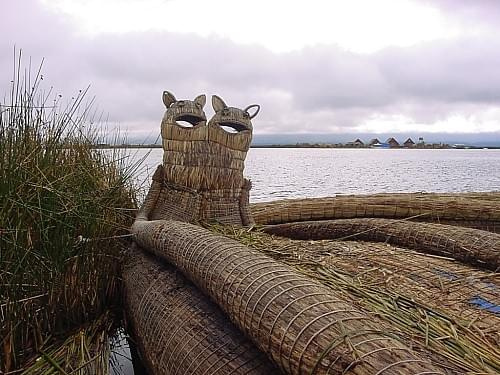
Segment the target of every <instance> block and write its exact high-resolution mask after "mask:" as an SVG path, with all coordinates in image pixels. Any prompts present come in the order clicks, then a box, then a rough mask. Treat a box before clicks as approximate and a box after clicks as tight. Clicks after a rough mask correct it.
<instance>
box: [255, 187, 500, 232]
mask: <svg viewBox="0 0 500 375" xmlns="http://www.w3.org/2000/svg"><path fill="white" fill-rule="evenodd" d="M481 197H483V199H481ZM497 198H498V199H497ZM251 210H252V214H253V217H254V220H255V222H256V223H257V224H262V225H266V224H281V223H290V222H294V221H307V220H328V219H350V218H362V217H378V218H388V219H402V218H413V219H414V220H418V221H431V222H443V223H450V224H456V225H462V226H472V227H476V228H479V229H485V230H490V231H493V232H500V193H484V194H481V193H469V194H455V195H453V194H442V195H440V194H423V193H410V194H375V195H365V196H364V195H357V196H356V195H345V196H336V197H331V198H310V199H292V200H280V201H274V202H265V203H255V204H252V205H251Z"/></svg>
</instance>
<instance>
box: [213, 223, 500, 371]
mask: <svg viewBox="0 0 500 375" xmlns="http://www.w3.org/2000/svg"><path fill="white" fill-rule="evenodd" d="M210 228H211V229H212V230H215V231H217V232H219V233H224V234H225V235H226V236H229V237H231V238H235V239H237V240H239V241H241V242H242V243H244V244H247V245H248V246H250V247H252V248H254V249H256V250H259V251H261V252H263V253H265V254H267V255H269V256H271V257H273V258H275V259H277V260H279V261H281V262H284V263H286V264H288V265H290V266H292V267H294V269H296V270H297V271H299V272H301V273H304V274H306V275H307V276H309V277H311V278H313V279H316V280H318V281H320V282H321V283H323V284H324V285H326V286H329V287H331V288H333V289H334V290H335V291H336V293H342V295H343V296H344V298H346V299H347V300H350V301H352V303H356V304H359V305H361V306H362V307H363V308H365V309H368V311H372V312H373V313H376V314H379V315H380V316H382V317H383V318H384V319H385V320H387V321H389V322H390V323H391V324H392V325H393V327H394V328H395V329H398V330H400V331H401V332H404V333H406V334H407V335H408V336H409V337H411V338H412V340H415V341H416V345H417V346H418V345H422V346H425V347H426V348H428V349H430V350H431V351H433V352H435V353H438V354H439V355H441V356H444V357H446V358H448V359H449V360H450V361H451V362H453V363H454V364H455V365H456V366H459V367H460V368H461V369H462V371H463V372H468V373H469V372H470V373H487V374H496V373H498V372H500V349H499V348H500V329H499V327H500V314H499V311H498V309H499V306H500V279H499V275H498V274H492V273H488V272H484V271H478V270H475V269H473V268H471V267H468V266H466V265H462V264H460V263H457V262H454V261H453V260H450V259H446V258H442V257H436V256H429V255H426V254H419V253H416V252H414V251H411V250H406V249H401V248H395V247H392V246H390V245H386V244H377V243H367V242H353V241H330V240H321V241H297V240H290V239H286V238H280V237H274V236H271V235H268V234H266V233H262V232H258V231H248V230H244V229H237V228H229V227H222V226H211V227H210ZM412 345H415V344H412Z"/></svg>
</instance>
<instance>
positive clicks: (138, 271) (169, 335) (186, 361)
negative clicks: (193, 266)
mask: <svg viewBox="0 0 500 375" xmlns="http://www.w3.org/2000/svg"><path fill="white" fill-rule="evenodd" d="M123 278H124V287H125V298H126V302H127V303H126V306H127V311H128V318H129V319H130V323H131V325H132V328H133V330H134V331H135V332H136V333H137V334H136V335H135V337H136V338H137V343H138V344H139V346H140V348H141V353H142V354H143V360H144V362H145V364H146V365H147V367H148V369H149V370H150V371H151V373H152V374H253V375H257V374H277V373H279V371H278V370H277V369H276V368H275V367H274V366H273V365H272V364H271V362H270V361H269V360H268V359H267V357H266V356H265V355H264V354H263V353H262V352H260V351H259V350H258V349H257V348H256V347H255V346H254V345H253V344H252V343H251V342H250V341H248V340H247V339H246V338H245V337H244V336H242V335H241V333H240V332H239V331H238V329H237V328H236V327H234V326H233V325H232V324H231V322H229V320H228V319H227V318H226V317H225V316H224V314H223V313H222V311H220V309H219V308H218V307H217V306H216V305H215V304H213V303H212V302H210V301H209V300H208V299H207V298H206V297H205V296H203V295H202V294H201V293H200V292H199V291H198V290H197V289H196V287H195V286H194V285H193V284H191V283H190V282H189V281H187V280H186V279H185V278H184V277H183V276H182V275H181V274H180V273H179V272H178V271H177V270H175V268H173V267H172V266H170V265H167V264H162V262H161V260H159V259H154V258H153V257H152V256H150V255H146V254H145V253H143V252H142V250H141V249H138V248H135V249H133V250H131V251H129V254H128V256H127V262H126V265H125V267H124V272H123Z"/></svg>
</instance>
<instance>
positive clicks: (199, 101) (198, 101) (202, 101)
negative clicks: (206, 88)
mask: <svg viewBox="0 0 500 375" xmlns="http://www.w3.org/2000/svg"><path fill="white" fill-rule="evenodd" d="M194 102H195V103H196V104H199V105H200V106H201V108H203V107H204V106H205V104H206V103H207V97H206V95H205V94H201V95H198V96H197V97H196V98H194Z"/></svg>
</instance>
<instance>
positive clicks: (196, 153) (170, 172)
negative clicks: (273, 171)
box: [152, 91, 252, 225]
mask: <svg viewBox="0 0 500 375" xmlns="http://www.w3.org/2000/svg"><path fill="white" fill-rule="evenodd" d="M163 99H164V103H165V106H166V107H167V110H166V113H165V116H164V118H163V121H162V126H161V127H162V138H163V149H164V154H163V168H162V170H161V171H160V170H158V171H157V173H156V175H155V182H156V185H155V186H153V187H152V189H153V190H154V192H155V193H154V194H155V196H156V197H157V203H156V205H155V207H156V211H155V212H154V214H153V217H158V218H162V219H176V220H181V221H187V222H196V221H218V222H221V223H226V224H236V225H248V224H250V223H251V222H252V220H251V216H250V210H249V208H248V205H249V202H248V201H249V190H250V188H251V184H250V182H249V181H248V180H246V179H245V178H244V177H243V169H244V163H245V157H246V154H247V151H248V148H249V147H250V142H251V140H252V124H251V121H250V119H251V116H250V114H249V113H248V112H247V111H246V110H241V109H237V108H232V107H227V106H226V104H225V103H224V102H223V101H222V99H220V98H218V97H217V96H214V97H213V100H212V102H213V106H214V109H215V111H216V113H215V115H214V117H213V118H212V119H211V120H210V122H209V124H208V125H206V117H205V113H204V112H203V106H204V105H205V100H206V99H205V96H204V95H200V96H198V97H197V98H195V100H194V101H190V100H182V101H178V100H176V99H175V97H174V96H173V95H172V94H171V93H168V92H167V91H166V92H165V93H164V98H163ZM178 121H185V122H188V123H191V125H192V127H183V126H181V125H180V124H179V122H178ZM223 126H226V127H230V128H233V130H234V131H235V132H234V133H229V132H228V131H226V130H224V129H223ZM153 184H155V183H153Z"/></svg>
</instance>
